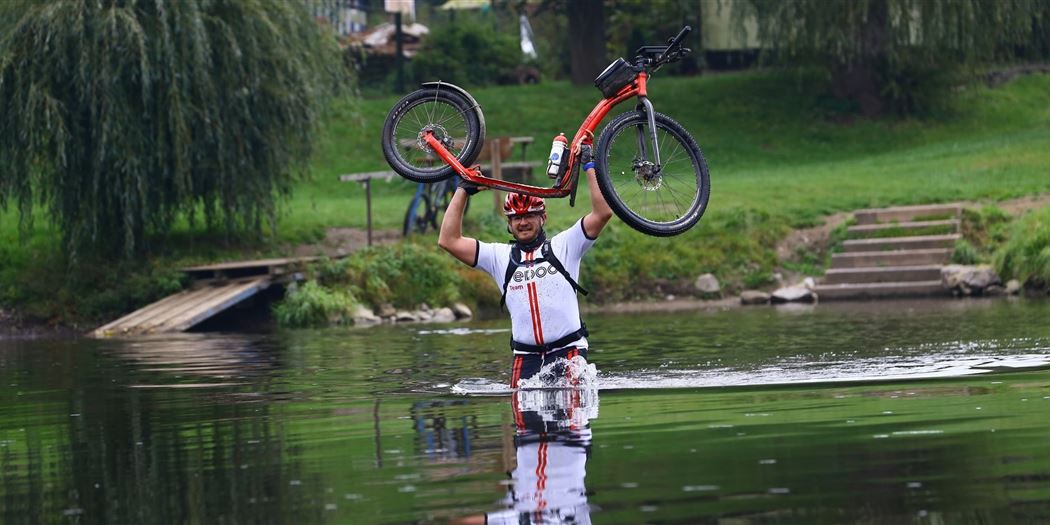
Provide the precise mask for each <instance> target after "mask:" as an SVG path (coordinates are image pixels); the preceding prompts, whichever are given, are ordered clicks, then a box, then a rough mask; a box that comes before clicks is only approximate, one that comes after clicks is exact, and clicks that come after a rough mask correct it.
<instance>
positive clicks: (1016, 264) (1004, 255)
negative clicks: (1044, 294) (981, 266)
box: [995, 208, 1050, 286]
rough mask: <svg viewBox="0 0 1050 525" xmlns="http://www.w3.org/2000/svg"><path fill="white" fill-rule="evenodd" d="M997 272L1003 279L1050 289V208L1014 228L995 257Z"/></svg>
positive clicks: (1042, 210)
mask: <svg viewBox="0 0 1050 525" xmlns="http://www.w3.org/2000/svg"><path fill="white" fill-rule="evenodd" d="M995 268H996V270H997V271H998V272H999V275H1000V276H1001V277H1002V278H1003V279H1011V278H1013V279H1017V280H1019V281H1021V282H1022V283H1027V284H1029V285H1032V286H1050V208H1043V209H1041V210H1039V211H1035V212H1030V213H1028V214H1026V215H1025V216H1024V217H1022V218H1020V219H1019V220H1017V221H1016V222H1015V223H1014V224H1013V225H1012V227H1011V228H1010V230H1009V233H1008V237H1007V240H1006V243H1005V244H1004V245H1003V246H1002V248H1001V249H1000V250H999V251H998V252H997V253H996V255H995Z"/></svg>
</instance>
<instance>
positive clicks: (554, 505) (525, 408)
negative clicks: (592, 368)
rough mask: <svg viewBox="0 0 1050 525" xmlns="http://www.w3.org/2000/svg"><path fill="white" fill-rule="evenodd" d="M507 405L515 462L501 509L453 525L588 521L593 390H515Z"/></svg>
mask: <svg viewBox="0 0 1050 525" xmlns="http://www.w3.org/2000/svg"><path fill="white" fill-rule="evenodd" d="M511 405H512V411H513V416H514V428H515V435H514V457H515V466H514V468H513V470H512V471H511V473H510V475H511V478H512V479H511V483H510V485H509V486H508V488H507V495H506V498H505V499H504V501H503V505H504V508H503V509H500V510H497V511H494V512H489V513H486V514H484V515H475V516H468V517H464V518H460V519H458V520H456V521H454V523H459V524H464V525H465V524H474V523H478V524H480V523H486V524H508V525H509V524H537V525H538V524H569V523H572V524H587V523H590V522H591V509H590V505H589V504H588V502H587V487H586V483H585V478H586V477H587V459H588V458H589V457H590V455H591V428H590V424H589V421H590V420H591V419H594V418H596V417H598V391H597V390H595V389H587V390H579V389H557V390H520V391H517V392H515V393H514V394H513V396H512V399H511Z"/></svg>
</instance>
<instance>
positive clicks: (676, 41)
mask: <svg viewBox="0 0 1050 525" xmlns="http://www.w3.org/2000/svg"><path fill="white" fill-rule="evenodd" d="M692 30H693V28H692V26H685V27H683V28H682V30H681V31H679V32H678V35H676V36H675V37H674V38H672V39H671V40H669V41H668V44H667V47H668V48H672V47H674V46H677V45H678V44H679V43H681V42H682V39H683V38H685V35H688V34H689V32H690V31H692Z"/></svg>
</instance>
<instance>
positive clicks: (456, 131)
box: [382, 86, 485, 182]
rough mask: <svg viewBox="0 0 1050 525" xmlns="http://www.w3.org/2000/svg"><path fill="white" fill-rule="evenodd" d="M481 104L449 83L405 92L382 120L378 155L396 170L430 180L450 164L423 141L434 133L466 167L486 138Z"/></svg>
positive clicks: (441, 174)
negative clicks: (381, 152)
mask: <svg viewBox="0 0 1050 525" xmlns="http://www.w3.org/2000/svg"><path fill="white" fill-rule="evenodd" d="M484 122H485V121H484V117H482V116H481V111H480V109H479V108H478V107H477V106H476V104H474V103H472V102H471V101H470V100H468V99H467V98H466V97H464V96H463V95H461V94H460V93H458V92H456V91H455V90H453V89H450V88H448V87H441V86H438V87H428V88H423V89H419V90H417V91H413V92H412V93H409V94H408V95H406V96H405V97H404V98H402V99H401V100H400V101H398V103H397V104H395V105H394V108H393V109H391V110H390V114H389V115H387V117H386V121H385V122H384V123H383V137H382V145H383V156H384V157H386V161H387V163H388V164H390V167H391V168H393V169H394V171H396V172H397V173H398V174H399V175H401V176H402V177H405V178H406V179H409V180H412V181H415V182H435V181H439V180H442V179H446V178H448V177H449V176H451V175H452V174H453V170H452V166H449V165H448V164H445V162H444V161H442V160H441V157H439V156H437V154H436V153H435V152H434V151H433V149H432V148H431V147H430V145H428V144H427V143H426V141H425V140H424V137H425V136H426V134H427V133H429V132H432V133H433V134H434V137H435V138H436V139H437V140H439V141H441V143H442V144H443V145H444V146H445V148H447V149H448V150H449V151H450V152H452V154H453V155H454V156H455V157H456V159H458V160H459V162H460V163H461V164H464V165H466V166H469V165H470V163H472V162H474V159H476V158H477V156H478V153H479V151H480V150H481V145H482V143H484V142H485V123H484Z"/></svg>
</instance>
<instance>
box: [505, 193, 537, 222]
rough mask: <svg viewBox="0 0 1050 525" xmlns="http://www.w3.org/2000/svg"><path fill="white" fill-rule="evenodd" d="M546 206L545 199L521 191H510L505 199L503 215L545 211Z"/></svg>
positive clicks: (510, 215)
mask: <svg viewBox="0 0 1050 525" xmlns="http://www.w3.org/2000/svg"><path fill="white" fill-rule="evenodd" d="M544 211H546V208H545V207H544V204H543V199H541V198H539V197H533V196H532V195H523V194H521V193H508V194H507V198H506V199H505V200H504V201H503V215H506V216H507V217H512V216H514V215H525V214H526V213H543V212H544Z"/></svg>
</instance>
